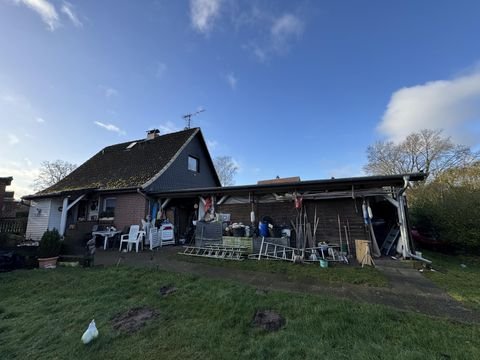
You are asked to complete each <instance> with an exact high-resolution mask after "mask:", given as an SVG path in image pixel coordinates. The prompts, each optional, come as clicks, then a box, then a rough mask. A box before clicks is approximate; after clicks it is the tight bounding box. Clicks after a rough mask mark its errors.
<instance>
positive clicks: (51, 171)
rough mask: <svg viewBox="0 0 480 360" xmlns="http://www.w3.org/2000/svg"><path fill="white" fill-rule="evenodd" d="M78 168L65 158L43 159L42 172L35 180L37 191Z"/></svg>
mask: <svg viewBox="0 0 480 360" xmlns="http://www.w3.org/2000/svg"><path fill="white" fill-rule="evenodd" d="M76 168H77V165H75V164H71V163H69V162H67V161H63V160H55V161H43V162H42V163H41V164H40V173H39V174H38V177H37V178H36V179H35V180H34V182H33V188H34V189H35V191H40V190H44V189H46V188H48V187H49V186H52V185H54V184H56V183H57V182H59V181H60V180H62V179H63V178H64V177H65V176H67V175H68V174H70V173H71V172H72V171H73V170H75V169H76Z"/></svg>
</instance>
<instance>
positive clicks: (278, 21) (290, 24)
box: [244, 13, 305, 62]
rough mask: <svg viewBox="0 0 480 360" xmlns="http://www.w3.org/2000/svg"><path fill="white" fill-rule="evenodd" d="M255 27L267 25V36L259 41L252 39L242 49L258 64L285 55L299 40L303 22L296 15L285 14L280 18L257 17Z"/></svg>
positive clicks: (303, 27)
mask: <svg viewBox="0 0 480 360" xmlns="http://www.w3.org/2000/svg"><path fill="white" fill-rule="evenodd" d="M258 18H259V19H261V21H258V22H257V24H256V26H257V27H258V26H261V24H263V23H266V24H268V26H269V27H268V35H267V37H265V38H263V39H261V38H257V39H253V40H251V41H250V42H249V43H248V44H247V45H244V48H245V49H247V50H250V51H251V52H252V53H253V54H254V55H255V57H256V58H257V59H258V60H259V61H260V62H265V61H267V60H268V59H269V58H270V57H272V56H274V55H280V54H285V53H287V52H288V51H289V50H290V47H291V46H292V43H293V42H294V41H295V40H297V39H299V38H300V37H301V36H302V34H303V32H304V29H305V23H304V21H303V20H302V19H301V18H300V17H299V16H297V15H293V14H290V13H285V14H283V15H281V16H278V17H274V16H267V15H265V14H264V15H263V16H261V17H258Z"/></svg>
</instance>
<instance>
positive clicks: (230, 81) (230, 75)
mask: <svg viewBox="0 0 480 360" xmlns="http://www.w3.org/2000/svg"><path fill="white" fill-rule="evenodd" d="M225 80H226V81H227V83H228V85H230V87H231V88H232V90H235V89H236V88H237V81H238V80H237V78H236V77H235V74H234V73H233V72H231V73H228V74H227V75H226V76H225Z"/></svg>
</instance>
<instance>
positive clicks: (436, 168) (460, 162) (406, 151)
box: [364, 129, 479, 177]
mask: <svg viewBox="0 0 480 360" xmlns="http://www.w3.org/2000/svg"><path fill="white" fill-rule="evenodd" d="M367 156H368V163H367V164H366V165H365V166H364V170H365V172H366V173H368V174H376V175H392V174H402V173H412V172H419V171H424V172H427V173H430V174H431V175H432V176H433V177H436V176H437V175H438V174H440V173H441V172H442V171H445V170H447V169H451V168H456V167H464V166H468V165H469V164H472V163H473V162H475V161H476V160H478V159H479V154H478V153H473V152H472V151H471V150H470V148H469V147H468V146H464V145H458V144H455V143H453V142H452V140H451V139H450V137H444V136H442V130H430V129H424V130H421V131H419V132H416V133H412V134H410V135H408V136H407V137H406V138H405V140H403V141H402V142H400V143H394V142H392V141H378V142H376V143H375V144H373V145H370V146H369V147H368V148H367Z"/></svg>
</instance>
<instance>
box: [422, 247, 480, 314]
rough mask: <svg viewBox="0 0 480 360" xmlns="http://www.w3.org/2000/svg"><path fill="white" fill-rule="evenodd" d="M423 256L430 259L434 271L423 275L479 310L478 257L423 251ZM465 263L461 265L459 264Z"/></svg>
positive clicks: (479, 260)
mask: <svg viewBox="0 0 480 360" xmlns="http://www.w3.org/2000/svg"><path fill="white" fill-rule="evenodd" d="M423 256H424V257H426V258H427V259H429V260H432V262H433V264H432V267H433V268H434V269H435V270H437V271H436V272H431V271H428V272H425V275H426V276H427V277H428V278H429V279H431V280H432V281H433V282H435V283H436V284H437V285H438V286H439V287H440V288H442V289H445V290H446V291H447V293H448V294H450V296H452V297H453V298H454V299H456V300H458V301H461V302H463V303H464V304H465V305H467V306H469V307H471V308H473V309H476V310H480V257H478V256H461V255H458V256H452V255H445V254H441V253H435V252H431V251H428V252H427V251H423ZM462 264H463V265H466V267H462V266H461V265H462Z"/></svg>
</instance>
